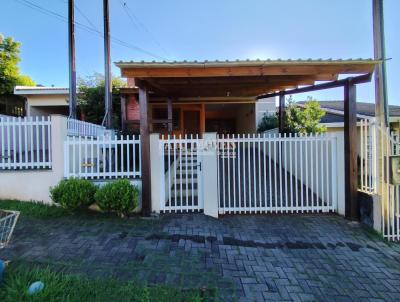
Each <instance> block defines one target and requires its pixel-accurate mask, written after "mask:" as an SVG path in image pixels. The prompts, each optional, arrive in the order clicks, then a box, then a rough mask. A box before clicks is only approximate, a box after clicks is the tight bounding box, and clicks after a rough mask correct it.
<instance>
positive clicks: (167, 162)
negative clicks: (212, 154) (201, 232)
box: [159, 135, 204, 213]
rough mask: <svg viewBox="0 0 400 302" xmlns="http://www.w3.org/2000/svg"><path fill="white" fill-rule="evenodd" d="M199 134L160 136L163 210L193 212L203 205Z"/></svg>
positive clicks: (201, 141) (200, 141)
mask: <svg viewBox="0 0 400 302" xmlns="http://www.w3.org/2000/svg"><path fill="white" fill-rule="evenodd" d="M202 144H203V140H202V139H199V137H198V136H193V135H190V136H186V135H185V136H184V137H183V138H182V137H178V138H177V137H176V136H167V137H164V136H163V137H162V138H161V139H160V140H159V148H160V152H161V157H162V159H163V160H162V161H161V163H162V167H160V168H161V171H162V173H163V177H162V178H161V179H162V182H163V184H162V185H161V188H160V190H161V192H160V193H161V197H162V198H161V200H162V202H161V209H160V210H161V212H167V213H168V212H180V213H183V212H194V211H202V210H203V209H204V202H203V192H202V167H201V157H202V156H201V152H202Z"/></svg>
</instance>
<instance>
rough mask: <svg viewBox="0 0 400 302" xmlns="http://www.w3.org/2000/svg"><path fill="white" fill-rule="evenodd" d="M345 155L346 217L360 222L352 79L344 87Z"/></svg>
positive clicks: (354, 89) (354, 103)
mask: <svg viewBox="0 0 400 302" xmlns="http://www.w3.org/2000/svg"><path fill="white" fill-rule="evenodd" d="M344 154H345V157H344V169H345V170H344V171H345V172H344V173H345V177H344V178H345V216H346V218H347V219H350V220H358V218H359V205H358V200H357V187H358V162H357V108H356V85H355V84H354V83H353V82H352V79H351V78H350V79H348V81H347V83H346V84H345V85H344Z"/></svg>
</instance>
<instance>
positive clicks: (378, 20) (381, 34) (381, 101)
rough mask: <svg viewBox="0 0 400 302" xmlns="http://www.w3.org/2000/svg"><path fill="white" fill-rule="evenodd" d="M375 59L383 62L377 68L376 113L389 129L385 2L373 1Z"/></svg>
mask: <svg viewBox="0 0 400 302" xmlns="http://www.w3.org/2000/svg"><path fill="white" fill-rule="evenodd" d="M372 15H373V28H374V29H373V32H374V59H375V60H382V62H381V63H379V64H378V65H376V68H375V112H376V114H375V115H376V117H377V120H378V124H379V125H383V126H384V127H387V126H388V125H389V124H388V120H389V112H388V111H389V110H388V102H387V87H386V61H385V59H386V54H385V31H384V18H383V0H372Z"/></svg>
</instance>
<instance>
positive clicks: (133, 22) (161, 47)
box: [119, 0, 169, 56]
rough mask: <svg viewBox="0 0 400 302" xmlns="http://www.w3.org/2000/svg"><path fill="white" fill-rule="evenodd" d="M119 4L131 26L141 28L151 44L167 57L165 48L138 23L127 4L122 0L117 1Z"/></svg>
mask: <svg viewBox="0 0 400 302" xmlns="http://www.w3.org/2000/svg"><path fill="white" fill-rule="evenodd" d="M119 3H120V4H121V5H122V8H123V9H124V11H125V13H126V15H127V16H128V18H129V19H130V20H131V22H132V24H133V25H134V26H135V27H137V28H138V29H139V28H142V30H143V31H145V32H146V33H147V36H148V37H150V39H151V40H153V42H154V43H155V44H157V46H158V47H159V48H160V49H161V50H162V51H163V52H164V53H165V54H166V55H167V56H169V54H168V52H167V51H166V50H165V48H164V47H163V46H162V45H161V43H160V42H159V41H158V40H157V38H156V37H155V36H154V35H153V33H152V32H151V31H150V30H149V29H148V28H147V27H146V26H145V25H144V24H143V23H142V22H140V20H139V18H138V17H137V16H136V15H135V14H134V12H133V11H132V10H131V9H130V7H129V6H128V3H127V2H126V1H123V0H119Z"/></svg>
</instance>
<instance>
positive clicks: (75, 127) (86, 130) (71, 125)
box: [67, 118, 106, 137]
mask: <svg viewBox="0 0 400 302" xmlns="http://www.w3.org/2000/svg"><path fill="white" fill-rule="evenodd" d="M67 129H68V135H70V136H94V137H99V136H103V135H104V134H105V131H106V128H105V127H103V126H100V125H96V124H93V123H88V122H85V121H80V120H76V119H71V118H68V121H67Z"/></svg>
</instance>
